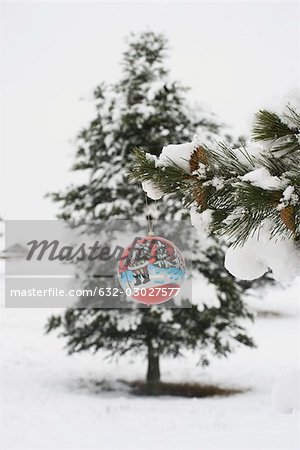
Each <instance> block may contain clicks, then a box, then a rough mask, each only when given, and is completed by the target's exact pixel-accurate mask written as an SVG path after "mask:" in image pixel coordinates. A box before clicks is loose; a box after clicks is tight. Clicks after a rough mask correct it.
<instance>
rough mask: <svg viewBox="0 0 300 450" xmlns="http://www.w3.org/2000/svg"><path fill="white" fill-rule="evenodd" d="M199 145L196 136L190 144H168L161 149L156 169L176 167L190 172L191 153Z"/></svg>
mask: <svg viewBox="0 0 300 450" xmlns="http://www.w3.org/2000/svg"><path fill="white" fill-rule="evenodd" d="M199 145H200V141H199V138H198V136H197V135H196V136H195V137H194V139H193V140H192V141H191V142H187V143H185V144H170V145H166V146H165V147H163V149H162V152H161V154H160V155H159V158H158V160H157V163H156V165H157V167H162V166H170V165H176V166H179V167H181V168H182V169H184V170H185V171H186V172H190V164H189V160H190V158H191V156H192V153H193V152H194V151H195V149H196V148H197V147H198V146H199Z"/></svg>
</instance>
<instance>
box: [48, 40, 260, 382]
mask: <svg viewBox="0 0 300 450" xmlns="http://www.w3.org/2000/svg"><path fill="white" fill-rule="evenodd" d="M166 44H167V43H166V39H165V38H164V37H163V36H162V35H159V34H154V33H152V32H146V33H141V34H140V35H133V36H131V37H130V39H129V41H128V48H127V50H126V51H125V53H124V55H123V60H122V77H121V80H120V81H119V82H118V83H116V84H113V85H109V86H106V85H104V84H101V85H100V86H99V87H98V88H97V89H96V90H95V103H96V110H97V114H96V117H95V119H94V120H93V121H92V122H91V123H90V124H89V125H88V126H87V128H85V129H84V130H82V132H81V133H80V135H79V138H78V150H77V154H76V162H75V164H74V166H73V169H74V170H77V171H78V170H79V171H86V172H87V173H88V174H89V182H88V183H86V184H82V185H79V186H71V187H70V188H68V189H67V190H66V191H63V192H60V193H55V194H53V199H54V200H55V201H57V202H59V203H60V205H61V214H60V217H62V218H64V219H66V220H68V221H70V222H72V223H76V222H77V221H80V220H81V219H85V220H86V219H88V220H96V219H97V220H99V219H108V218H111V217H116V218H125V219H126V218H131V219H134V218H136V217H145V214H147V209H146V206H145V197H144V193H143V191H142V189H141V188H140V187H139V185H137V183H136V182H133V180H131V179H130V177H129V172H130V167H131V164H132V160H133V153H132V150H133V148H134V147H141V146H145V147H146V148H147V149H149V151H150V152H151V153H152V154H153V155H158V154H159V152H160V150H161V148H162V147H163V146H164V145H165V144H167V143H176V142H178V140H180V139H182V137H184V139H191V137H192V135H193V133H194V132H195V130H199V132H200V133H201V135H202V136H203V137H205V139H207V140H213V138H214V137H215V136H216V134H217V133H218V132H219V131H220V130H219V129H220V126H219V124H217V123H216V122H215V121H214V120H212V119H209V118H208V116H205V115H204V113H201V111H198V110H192V109H190V108H189V107H188V104H187V102H186V88H184V87H182V86H181V85H180V84H179V83H178V82H173V81H171V80H170V78H169V73H168V70H167V69H166V67H165V56H166V49H167V47H166ZM184 214H186V212H185V211H183V212H182V205H181V202H180V201H177V200H176V199H174V198H170V200H168V199H167V200H166V202H165V203H164V204H162V205H158V217H160V218H163V219H171V218H173V217H174V216H175V215H176V217H177V218H180V217H181V216H183V215H184ZM205 242H206V243H205V245H203V243H202V247H201V246H198V247H197V248H194V252H195V254H196V255H197V258H196V261H195V267H196V269H197V270H198V274H199V277H200V278H201V280H202V286H203V292H204V294H201V292H199V293H198V295H197V296H196V297H197V298H196V301H195V300H193V304H192V305H191V308H187V309H164V308H151V309H133V310H128V309H121V310H117V309H109V310H108V309H68V310H67V311H66V312H65V313H64V314H63V315H61V316H54V317H52V318H50V320H49V323H48V327H47V329H48V331H51V330H54V329H57V328H59V329H60V330H61V334H60V335H62V336H63V337H65V338H66V340H67V346H68V349H69V351H70V352H71V353H72V352H79V351H85V350H90V349H91V350H93V351H98V350H100V349H106V350H108V351H109V352H110V353H112V354H115V353H116V354H120V355H124V354H125V353H127V352H133V353H134V352H135V353H137V354H143V353H144V354H146V355H147V359H148V371H147V381H148V382H149V383H154V382H157V381H158V380H159V378H160V368H159V358H160V356H164V355H171V356H174V357H176V356H178V355H180V352H181V351H182V350H183V349H199V350H200V352H199V354H201V358H202V362H203V363H204V364H205V363H207V362H208V355H209V353H213V354H216V355H225V356H226V355H228V354H229V353H230V352H231V351H232V347H233V346H234V345H235V344H237V343H242V344H245V345H248V346H252V345H253V342H252V340H251V338H249V337H248V336H247V333H246V331H245V330H244V328H243V326H242V325H241V323H240V322H241V320H243V319H244V318H250V317H251V315H250V314H249V312H248V311H247V309H246V307H245V305H244V304H243V301H242V297H241V295H242V288H241V286H240V285H239V284H238V283H237V282H236V281H235V280H234V279H233V277H231V276H230V275H229V274H228V272H226V270H225V269H224V267H223V258H224V253H223V249H222V245H221V244H220V243H219V242H218V241H216V240H213V239H210V240H208V241H205ZM207 288H209V291H210V293H211V295H210V298H208V296H207Z"/></svg>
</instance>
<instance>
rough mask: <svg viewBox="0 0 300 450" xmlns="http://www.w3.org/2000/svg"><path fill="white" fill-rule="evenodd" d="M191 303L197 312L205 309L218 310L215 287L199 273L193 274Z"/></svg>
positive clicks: (218, 302) (218, 301) (218, 304)
mask: <svg viewBox="0 0 300 450" xmlns="http://www.w3.org/2000/svg"><path fill="white" fill-rule="evenodd" d="M192 303H193V305H196V306H197V309H198V310H199V311H203V310H204V308H205V307H207V308H220V306H221V304H220V300H219V297H218V292H217V289H216V286H215V285H214V284H212V283H210V282H209V281H208V280H207V278H206V277H205V276H204V275H202V274H201V273H199V272H197V273H194V276H193V283H192Z"/></svg>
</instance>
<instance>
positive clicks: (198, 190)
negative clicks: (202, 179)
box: [193, 184, 207, 209]
mask: <svg viewBox="0 0 300 450" xmlns="http://www.w3.org/2000/svg"><path fill="white" fill-rule="evenodd" d="M193 194H194V199H195V201H196V203H197V205H198V206H201V208H202V209H205V208H206V199H207V194H206V192H205V190H204V189H203V187H202V186H201V185H200V184H197V185H196V186H195V187H194V190H193Z"/></svg>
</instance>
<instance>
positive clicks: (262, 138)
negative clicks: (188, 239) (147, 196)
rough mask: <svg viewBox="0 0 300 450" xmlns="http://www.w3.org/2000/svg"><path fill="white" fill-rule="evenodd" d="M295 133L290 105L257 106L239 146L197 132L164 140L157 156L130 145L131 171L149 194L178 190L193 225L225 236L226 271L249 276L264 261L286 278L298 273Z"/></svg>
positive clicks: (299, 156)
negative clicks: (179, 140) (246, 140)
mask: <svg viewBox="0 0 300 450" xmlns="http://www.w3.org/2000/svg"><path fill="white" fill-rule="evenodd" d="M299 135H300V112H298V111H297V110H296V107H295V105H294V106H292V104H289V105H287V106H286V108H285V109H284V111H283V112H282V113H280V114H278V113H275V112H272V111H269V110H260V111H259V112H258V113H257V114H256V117H255V121H254V125H253V130H252V137H253V143H252V144H251V145H249V146H247V148H245V147H241V148H234V147H232V146H231V145H230V144H229V143H226V142H219V143H215V144H214V145H211V144H210V143H208V142H205V141H204V140H201V137H199V139H198V140H197V139H195V140H194V141H193V142H191V143H189V144H183V145H180V144H179V145H177V146H174V145H173V146H169V147H168V146H167V147H165V148H164V149H163V151H162V152H161V154H160V156H159V157H158V159H157V160H155V159H153V158H149V157H147V154H145V153H144V152H143V151H141V150H137V151H136V161H135V164H134V168H133V173H134V176H135V178H136V179H138V180H140V181H142V182H144V183H145V182H146V183H147V187H148V188H147V189H148V191H149V190H150V191H151V187H152V189H155V192H156V198H158V197H161V196H162V194H172V193H173V192H176V196H177V197H178V195H179V193H180V195H181V200H182V202H183V205H189V206H190V212H191V217H192V221H193V222H194V224H195V226H196V227H198V228H201V229H203V223H205V226H206V229H207V230H209V232H213V233H216V234H221V235H225V236H227V238H229V239H230V240H231V241H232V242H233V245H232V246H231V247H230V248H229V249H228V251H227V253H226V258H225V265H226V267H227V269H228V270H230V272H231V273H232V274H234V275H235V276H237V277H239V278H241V279H248V280H252V279H254V278H258V277H261V276H262V275H263V274H264V273H266V272H267V271H268V270H270V269H271V270H272V273H273V276H274V278H275V279H277V280H279V281H286V280H290V279H293V278H294V277H295V276H297V275H299V274H300V247H299V238H300V200H299V199H300V140H299ZM186 161H188V162H189V165H188V166H187V169H186Z"/></svg>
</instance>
